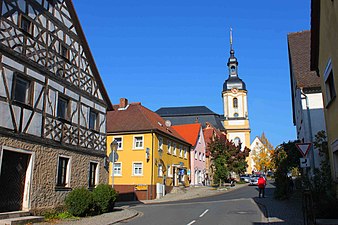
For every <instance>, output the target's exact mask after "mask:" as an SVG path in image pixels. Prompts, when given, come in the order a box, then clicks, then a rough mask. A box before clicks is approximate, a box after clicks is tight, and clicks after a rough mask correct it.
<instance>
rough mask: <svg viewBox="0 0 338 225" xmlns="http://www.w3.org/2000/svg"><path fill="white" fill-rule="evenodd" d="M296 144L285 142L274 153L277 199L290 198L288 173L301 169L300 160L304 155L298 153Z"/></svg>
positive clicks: (294, 142)
mask: <svg viewBox="0 0 338 225" xmlns="http://www.w3.org/2000/svg"><path fill="white" fill-rule="evenodd" d="M296 143H298V141H289V142H288V143H285V142H284V143H283V144H280V145H278V146H277V147H276V149H275V151H274V154H273V163H274V164H275V165H276V166H277V168H276V172H275V184H276V190H275V197H276V198H279V199H283V198H286V197H287V196H288V185H289V179H288V172H290V171H291V170H292V169H293V168H298V167H299V158H301V157H302V155H301V153H300V152H299V151H298V149H297V147H296Z"/></svg>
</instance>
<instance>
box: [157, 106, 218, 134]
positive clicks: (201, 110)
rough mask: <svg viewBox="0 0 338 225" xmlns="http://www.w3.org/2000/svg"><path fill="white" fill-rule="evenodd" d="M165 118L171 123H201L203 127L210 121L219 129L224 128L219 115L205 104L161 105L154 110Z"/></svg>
mask: <svg viewBox="0 0 338 225" xmlns="http://www.w3.org/2000/svg"><path fill="white" fill-rule="evenodd" d="M156 113H157V114H159V115H160V116H161V117H163V118H164V119H165V120H170V122H171V124H172V125H181V124H192V123H196V122H198V123H201V124H202V127H203V128H205V126H206V122H209V123H211V124H212V125H213V126H214V127H216V128H217V129H219V130H225V129H224V126H223V125H222V119H221V116H220V115H219V114H217V113H215V112H213V111H211V110H210V109H209V108H207V107H206V106H188V107H163V108H160V109H158V110H157V111H156Z"/></svg>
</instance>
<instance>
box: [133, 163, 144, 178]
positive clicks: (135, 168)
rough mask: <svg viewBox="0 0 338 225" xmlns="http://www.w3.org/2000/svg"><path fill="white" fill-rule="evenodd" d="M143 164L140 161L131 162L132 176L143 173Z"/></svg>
mask: <svg viewBox="0 0 338 225" xmlns="http://www.w3.org/2000/svg"><path fill="white" fill-rule="evenodd" d="M142 170H143V164H142V163H133V176H142V175H143V171H142Z"/></svg>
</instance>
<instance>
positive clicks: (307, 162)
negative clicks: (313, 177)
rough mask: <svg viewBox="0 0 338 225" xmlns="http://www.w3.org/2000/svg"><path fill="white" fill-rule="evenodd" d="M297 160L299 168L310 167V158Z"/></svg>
mask: <svg viewBox="0 0 338 225" xmlns="http://www.w3.org/2000/svg"><path fill="white" fill-rule="evenodd" d="M299 161H300V168H306V167H310V160H308V159H307V158H299Z"/></svg>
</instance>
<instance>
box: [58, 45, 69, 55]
mask: <svg viewBox="0 0 338 225" xmlns="http://www.w3.org/2000/svg"><path fill="white" fill-rule="evenodd" d="M60 54H61V56H62V57H63V58H65V59H69V49H68V48H67V47H66V45H64V44H62V43H60Z"/></svg>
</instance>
